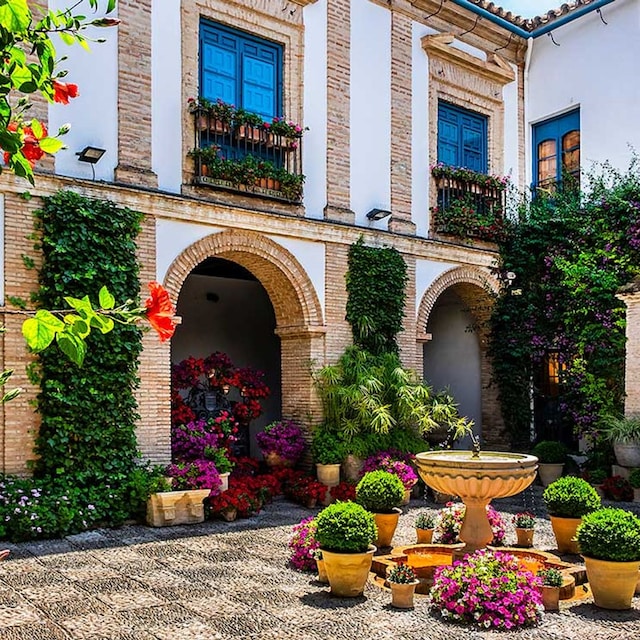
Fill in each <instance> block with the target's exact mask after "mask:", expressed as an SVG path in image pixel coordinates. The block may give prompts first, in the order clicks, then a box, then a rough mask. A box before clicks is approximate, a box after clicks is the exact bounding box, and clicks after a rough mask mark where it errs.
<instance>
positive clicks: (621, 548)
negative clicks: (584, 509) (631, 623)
mask: <svg viewBox="0 0 640 640" xmlns="http://www.w3.org/2000/svg"><path fill="white" fill-rule="evenodd" d="M577 536H578V544H579V545H580V550H581V551H582V557H583V558H584V563H585V566H586V568H587V578H588V579H589V585H590V586H591V591H592V593H593V600H594V602H595V604H596V606H597V607H602V608H603V609H630V608H631V600H632V598H633V594H634V591H635V588H636V583H637V582H638V570H639V569H640V518H638V517H637V516H636V515H634V514H633V513H631V512H629V511H625V510H624V509H616V508H613V507H609V508H606V509H600V510H599V511H595V512H593V513H590V514H588V515H585V516H584V518H583V519H582V524H581V525H580V526H579V527H578V532H577Z"/></svg>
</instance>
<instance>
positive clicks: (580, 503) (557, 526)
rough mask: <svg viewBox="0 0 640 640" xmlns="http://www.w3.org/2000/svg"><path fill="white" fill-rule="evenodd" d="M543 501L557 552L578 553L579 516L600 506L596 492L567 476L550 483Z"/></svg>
mask: <svg viewBox="0 0 640 640" xmlns="http://www.w3.org/2000/svg"><path fill="white" fill-rule="evenodd" d="M542 498H543V500H544V502H545V504H546V505H547V511H548V512H549V516H550V517H551V527H552V529H553V533H554V535H555V537H556V542H557V544H558V551H559V552H560V553H580V551H579V547H578V543H577V542H576V541H575V534H576V529H577V528H578V525H579V524H580V522H581V520H582V517H583V516H585V515H587V514H588V513H591V512H593V511H595V510H596V509H599V508H600V506H601V502H600V496H599V495H598V492H597V491H596V490H595V489H594V488H593V487H592V486H591V485H590V484H589V483H588V482H587V481H586V480H583V479H582V478H575V477H573V476H566V477H564V478H558V479H557V480H556V481H555V482H552V483H551V484H550V485H549V486H548V487H547V488H546V489H545V490H544V492H543V494H542Z"/></svg>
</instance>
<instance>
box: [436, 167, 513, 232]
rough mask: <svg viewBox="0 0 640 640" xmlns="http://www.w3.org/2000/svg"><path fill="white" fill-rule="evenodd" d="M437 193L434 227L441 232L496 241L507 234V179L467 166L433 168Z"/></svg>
mask: <svg viewBox="0 0 640 640" xmlns="http://www.w3.org/2000/svg"><path fill="white" fill-rule="evenodd" d="M432 175H433V176H434V178H435V182H436V189H437V196H436V203H437V204H436V206H435V207H432V209H431V213H432V229H433V230H434V231H435V232H436V233H438V234H445V235H453V236H456V237H460V238H477V239H480V240H488V241H490V242H496V241H497V240H499V239H500V238H501V237H503V235H504V229H505V220H504V210H505V200H506V198H505V189H506V185H507V181H506V179H504V178H497V177H494V176H489V175H485V174H481V173H476V172H474V171H470V170H468V169H460V168H457V167H443V166H442V165H437V166H435V167H434V168H433V169H432Z"/></svg>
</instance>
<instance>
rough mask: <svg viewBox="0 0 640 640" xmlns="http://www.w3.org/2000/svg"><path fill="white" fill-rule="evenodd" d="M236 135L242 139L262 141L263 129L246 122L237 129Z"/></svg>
mask: <svg viewBox="0 0 640 640" xmlns="http://www.w3.org/2000/svg"><path fill="white" fill-rule="evenodd" d="M236 135H237V136H238V138H240V139H241V140H248V141H249V142H262V131H261V130H260V129H258V128H256V127H250V126H248V125H245V124H241V125H240V126H239V127H238V129H237V130H236Z"/></svg>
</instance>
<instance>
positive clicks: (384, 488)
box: [356, 471, 404, 513]
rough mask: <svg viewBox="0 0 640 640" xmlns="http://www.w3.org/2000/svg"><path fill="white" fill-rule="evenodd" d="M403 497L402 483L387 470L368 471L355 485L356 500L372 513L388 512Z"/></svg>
mask: <svg viewBox="0 0 640 640" xmlns="http://www.w3.org/2000/svg"><path fill="white" fill-rule="evenodd" d="M403 498H404V485H403V484H402V481H401V480H400V478H398V476H396V475H394V474H393V473H389V472H388V471H369V473H365V474H364V476H363V477H362V480H360V482H358V485H357V486H356V502H357V503H358V504H361V505H362V506H363V507H364V508H365V509H366V510H367V511H371V512H372V513H390V512H391V511H393V508H394V507H397V506H398V505H399V504H400V503H401V502H402V499H403Z"/></svg>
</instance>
